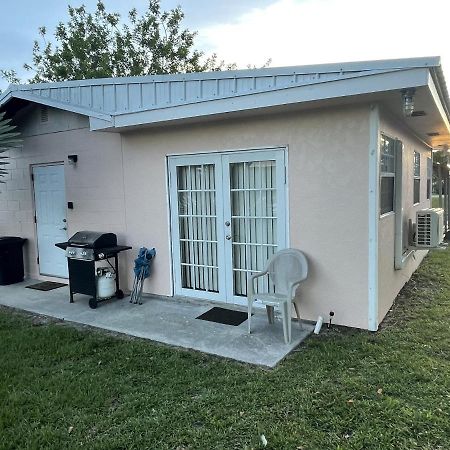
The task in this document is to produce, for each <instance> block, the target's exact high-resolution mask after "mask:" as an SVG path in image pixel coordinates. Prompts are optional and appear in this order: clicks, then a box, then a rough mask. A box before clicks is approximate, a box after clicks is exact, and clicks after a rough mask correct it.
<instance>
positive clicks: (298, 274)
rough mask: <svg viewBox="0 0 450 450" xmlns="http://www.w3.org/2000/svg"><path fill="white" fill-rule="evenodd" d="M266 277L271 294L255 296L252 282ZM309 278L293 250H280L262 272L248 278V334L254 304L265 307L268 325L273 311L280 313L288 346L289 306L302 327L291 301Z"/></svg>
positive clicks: (304, 261)
mask: <svg viewBox="0 0 450 450" xmlns="http://www.w3.org/2000/svg"><path fill="white" fill-rule="evenodd" d="M265 275H267V276H268V277H269V280H270V281H271V282H272V283H273V285H274V286H275V292H274V293H270V292H267V293H264V292H263V293H260V292H258V293H256V292H255V280H256V279H257V278H259V277H263V276H265ZM307 276H308V261H307V259H306V256H305V255H304V254H303V253H302V252H301V251H300V250H297V249H295V248H288V249H285V250H280V251H279V252H277V253H275V254H274V255H272V256H271V257H270V258H269V260H268V262H267V265H266V268H265V269H264V271H263V272H259V273H256V274H254V275H251V276H250V277H249V278H248V283H247V300H248V332H249V333H251V318H252V307H253V302H254V301H255V300H259V301H260V302H261V303H262V304H263V305H265V306H266V309H267V316H268V319H269V323H273V322H274V307H277V308H279V309H280V311H281V316H282V321H283V334H284V342H285V343H286V344H289V343H290V342H291V316H292V312H291V309H292V307H291V304H292V303H293V304H294V308H295V312H296V314H297V318H298V322H299V325H300V327H301V321H300V314H299V309H298V306H297V304H296V303H295V301H294V298H295V291H296V290H297V287H298V285H299V284H300V283H301V282H302V281H303V280H306V278H307Z"/></svg>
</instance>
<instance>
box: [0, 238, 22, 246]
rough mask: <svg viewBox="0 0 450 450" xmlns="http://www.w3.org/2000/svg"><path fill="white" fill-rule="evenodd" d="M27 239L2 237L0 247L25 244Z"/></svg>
mask: <svg viewBox="0 0 450 450" xmlns="http://www.w3.org/2000/svg"><path fill="white" fill-rule="evenodd" d="M25 241H26V239H24V238H21V237H18V236H0V245H11V244H23V243H24V242H25Z"/></svg>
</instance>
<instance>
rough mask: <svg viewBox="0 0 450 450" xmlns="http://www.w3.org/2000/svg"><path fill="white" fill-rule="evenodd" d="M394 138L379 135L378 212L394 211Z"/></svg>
mask: <svg viewBox="0 0 450 450" xmlns="http://www.w3.org/2000/svg"><path fill="white" fill-rule="evenodd" d="M394 196H395V139H392V138H389V137H387V136H385V135H383V134H382V135H381V148H380V214H387V213H389V212H392V211H394Z"/></svg>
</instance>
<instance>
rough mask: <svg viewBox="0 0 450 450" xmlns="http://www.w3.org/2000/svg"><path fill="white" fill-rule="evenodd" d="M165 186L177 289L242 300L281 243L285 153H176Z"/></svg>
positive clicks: (283, 236)
mask: <svg viewBox="0 0 450 450" xmlns="http://www.w3.org/2000/svg"><path fill="white" fill-rule="evenodd" d="M169 184H170V204H171V226H172V238H173V273H174V285H175V286H174V287H175V293H176V294H177V295H186V296H189V297H197V298H204V299H209V300H217V301H221V302H228V303H237V304H238V303H243V302H244V301H245V298H246V295H247V277H248V274H249V273H254V272H257V271H260V270H262V269H263V268H264V266H265V264H266V262H267V259H268V258H269V257H270V256H271V255H273V254H274V253H275V252H276V251H277V250H279V249H282V248H285V247H286V186H285V150H284V149H275V150H255V151H245V152H227V153H209V154H197V155H189V156H173V157H170V158H169ZM261 282H263V281H261ZM259 287H260V288H262V286H259ZM265 288H266V289H267V288H269V289H271V286H265Z"/></svg>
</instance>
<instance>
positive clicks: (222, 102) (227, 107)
mask: <svg viewBox="0 0 450 450" xmlns="http://www.w3.org/2000/svg"><path fill="white" fill-rule="evenodd" d="M428 84H429V69H428V68H414V69H409V70H402V71H395V72H386V73H379V74H372V75H370V76H363V77H355V78H350V79H344V80H334V81H330V82H326V83H318V84H309V85H306V86H296V87H288V88H283V89H279V90H273V91H269V92H259V93H252V94H247V95H242V96H239V97H231V98H224V99H214V100H208V101H203V102H198V103H192V104H185V105H177V106H172V107H167V108H160V109H153V110H146V111H139V112H130V113H122V114H115V115H113V121H112V123H111V124H108V123H104V122H102V121H98V120H95V121H92V120H91V130H105V131H106V130H108V131H124V130H126V129H129V128H136V127H140V126H149V125H153V126H156V125H158V124H167V123H177V122H182V121H185V120H189V121H190V122H192V119H197V120H199V121H200V120H202V118H205V117H207V116H216V115H223V114H230V113H238V112H245V111H251V110H260V109H265V108H271V107H279V106H280V105H286V106H287V105H293V104H296V103H308V102H315V101H321V100H327V99H338V98H344V97H349V96H357V95H363V94H373V93H377V92H384V91H392V90H398V89H405V88H410V87H419V86H427V85H428Z"/></svg>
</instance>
